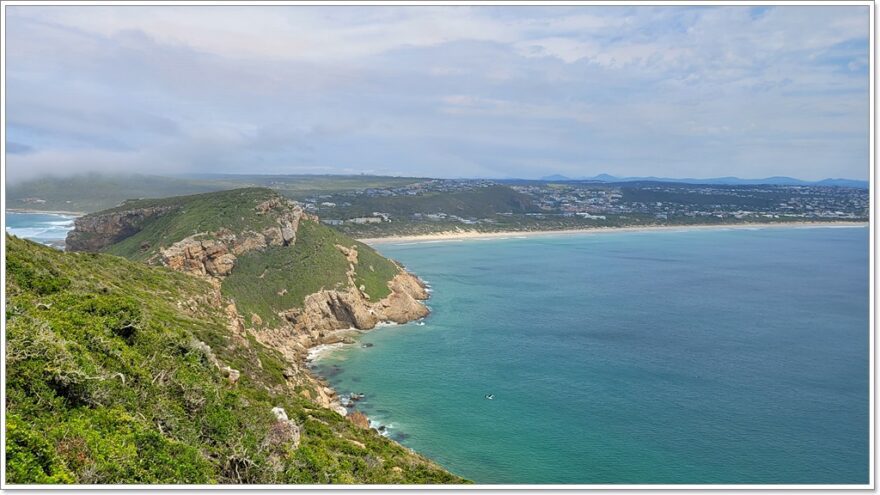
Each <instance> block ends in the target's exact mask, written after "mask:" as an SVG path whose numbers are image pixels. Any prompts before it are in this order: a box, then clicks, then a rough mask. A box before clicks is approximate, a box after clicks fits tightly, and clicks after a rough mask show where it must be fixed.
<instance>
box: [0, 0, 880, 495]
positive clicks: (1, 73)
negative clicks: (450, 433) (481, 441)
mask: <svg viewBox="0 0 880 495" xmlns="http://www.w3.org/2000/svg"><path fill="white" fill-rule="evenodd" d="M22 5H25V6H26V5H36V6H53V5H54V6H65V7H68V6H199V7H203V6H278V5H288V6H310V5H311V6H337V5H342V6H381V5H385V6H394V7H402V6H469V5H474V6H505V5H506V6H527V5H537V6H581V5H584V6H617V7H621V6H654V7H657V6H695V5H696V6H739V7H746V6H786V7H787V6H839V5H844V6H865V7H868V9H869V16H870V30H869V58H870V61H869V71H868V72H869V105H870V108H869V119H870V122H869V132H870V149H869V155H868V156H869V164H868V166H869V170H870V175H869V182H870V183H869V201H870V208H871V211H870V239H869V249H870V256H869V263H868V265H869V288H868V291H869V299H870V301H869V302H870V310H869V328H868V346H869V350H870V363H869V367H868V369H869V373H870V377H869V385H868V386H869V391H868V400H869V418H868V420H869V426H868V435H869V438H868V442H869V454H868V462H869V474H868V483H867V484H864V485H830V484H800V485H784V484H767V485H758V484H749V485H746V484H743V485H740V484H734V485H730V484H704V485H692V484H687V485H685V484H682V485H660V484H656V485H654V484H643V485H638V484H637V485H634V484H619V485H618V484H547V485H544V484H540V485H538V484H497V485H496V484H492V485H488V484H483V485H480V484H475V485H142V484H141V485H136V484H132V485H109V484H108V485H37V484H35V485H19V484H7V483H6V455H5V452H6V427H5V425H6V386H5V383H6V318H5V317H4V319H3V322H2V323H0V335H2V337H3V339H2V342H0V350H2V356H3V359H2V361H0V377H2V379H0V382H2V384H3V386H2V387H0V401H2V407H0V422H2V424H0V446H2V453H0V489H2V490H7V489H8V490H41V491H42V490H53V491H54V490H157V489H169V490H205V491H207V490H218V489H219V490H294V489H296V490H308V491H311V490H340V489H360V490H371V489H372V490H414V489H416V490H450V489H453V490H454V489H459V490H467V491H470V490H487V489H488V490H524V489H525V490H682V491H684V490H758V489H759V490H821V491H829V490H874V488H875V484H874V483H875V481H874V472H875V457H874V448H875V443H876V437H875V433H876V432H875V428H874V424H875V416H874V415H875V407H874V405H875V404H874V402H875V394H874V388H875V381H874V378H875V367H874V351H875V340H874V333H875V329H876V327H875V319H874V317H875V313H874V303H875V297H876V292H875V290H874V282H875V276H874V275H875V268H876V266H875V263H874V262H875V259H874V255H875V248H876V244H875V236H876V230H875V225H874V221H875V215H874V214H875V212H876V206H877V204H876V198H875V196H874V192H875V191H876V185H877V184H876V182H875V181H876V174H875V165H876V162H875V153H874V152H875V149H874V144H875V143H874V138H875V132H876V128H875V125H874V124H875V120H874V118H875V113H874V105H875V101H876V100H875V94H874V91H875V79H874V61H875V60H874V59H875V56H876V51H875V46H876V38H875V33H874V15H875V10H874V2H873V1H871V0H855V1H853V0H848V1H817V0H812V1H790V0H778V1H761V0H745V1H741V2H737V1H730V0H722V1H714V2H713V1H707V0H694V1H682V0H673V1H663V0H659V1H644V0H635V1H633V0H630V1H626V0H624V1H619V2H614V1H588V0H587V1H577V0H553V1H546V2H541V1H535V0H526V1H511V0H502V1H486V0H474V1H449V0H441V1H437V0H427V1H420V2H416V1H413V0H406V1H401V2H391V1H376V0H365V1H352V0H337V1H315V0H311V1H299V2H297V1H290V0H280V1H265V0H258V1H253V2H247V1H243V0H228V1H218V0H209V1H202V2H199V1H193V0H184V1H171V0H156V1H144V0H138V1H130V2H125V1H119V0H111V1H96V0H81V1H70V2H67V1H65V2H57V1H45V2H41V1H33V0H30V1H29V0H9V1H3V2H2V14H0V32H2V33H3V36H4V39H3V40H2V46H3V51H2V55H0V79H2V81H0V102H5V101H6V43H5V35H6V32H7V31H6V7H7V6H22ZM2 110H3V111H2V114H0V136H2V138H3V139H2V140H0V170H2V177H3V181H2V182H3V187H4V192H3V195H2V202H3V212H4V215H5V212H6V194H5V184H6V107H5V105H4V106H3V109H2ZM3 223H4V224H5V217H4V220H3ZM0 249H2V252H0V262H2V265H3V267H4V270H3V273H2V274H0V282H2V288H0V291H2V309H3V313H4V315H5V313H6V290H5V287H6V270H5V267H6V236H5V235H4V236H3V237H2V238H0Z"/></svg>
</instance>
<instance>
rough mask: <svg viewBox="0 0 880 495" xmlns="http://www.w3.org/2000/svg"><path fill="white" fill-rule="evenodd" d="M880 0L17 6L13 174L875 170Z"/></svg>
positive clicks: (10, 67) (804, 173) (10, 81)
mask: <svg viewBox="0 0 880 495" xmlns="http://www.w3.org/2000/svg"><path fill="white" fill-rule="evenodd" d="M868 38H869V10H868V8H867V7H865V6H848V7H847V6H838V7H818V6H801V7H792V6H788V7H770V8H767V7H761V8H756V7H749V6H741V7H700V6H694V7H659V6H658V7H644V6H642V7H635V6H632V7H625V6H620V7H602V6H579V7H577V6H576V7H525V6H517V7H500V6H499V7H465V6H455V7H427V6H422V7H366V6H361V7H341V6H335V7H334V6H328V7H303V6H298V7H296V6H291V7H284V6H273V7H219V6H214V7H206V6H203V7H181V6H177V7H156V6H154V7H134V6H127V7H111V6H101V7H86V6H71V7H47V6H7V32H6V56H7V59H6V75H7V77H6V90H7V101H6V106H7V114H6V115H7V129H6V131H7V141H6V144H7V154H6V162H7V175H8V178H9V179H11V180H18V179H23V178H28V177H34V176H38V175H41V174H46V173H55V174H61V173H73V172H79V171H84V170H102V171H138V172H153V173H187V172H224V173H373V174H392V175H418V176H434V177H524V178H533V177H540V176H543V175H550V174H557V173H559V174H564V175H568V176H590V175H595V174H599V173H605V172H607V173H611V174H615V175H628V176H632V175H658V176H671V177H713V176H726V175H737V176H740V177H766V176H771V175H790V176H795V177H799V178H804V179H819V178H825V177H849V178H856V179H865V178H867V177H868V171H869V165H868V151H869V113H868V112H869V92H868V91H869V88H868V85H869V65H868V57H869V54H868V53H869V52H868V43H869V39H868Z"/></svg>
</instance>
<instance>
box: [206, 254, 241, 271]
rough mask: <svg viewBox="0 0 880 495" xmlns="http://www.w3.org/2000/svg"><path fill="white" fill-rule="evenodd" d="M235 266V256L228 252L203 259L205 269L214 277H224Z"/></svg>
mask: <svg viewBox="0 0 880 495" xmlns="http://www.w3.org/2000/svg"><path fill="white" fill-rule="evenodd" d="M234 266H235V256H233V255H232V254H229V253H225V254H221V255H219V256H217V257H216V258H211V259H208V260H207V261H205V271H207V272H208V273H209V274H211V275H213V276H215V277H225V276H227V275H229V274H230V273H232V268H233V267H234Z"/></svg>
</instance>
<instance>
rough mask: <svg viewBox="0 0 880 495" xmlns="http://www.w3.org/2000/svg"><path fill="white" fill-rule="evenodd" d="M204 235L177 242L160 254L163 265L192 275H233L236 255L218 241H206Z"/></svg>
mask: <svg viewBox="0 0 880 495" xmlns="http://www.w3.org/2000/svg"><path fill="white" fill-rule="evenodd" d="M200 237H204V234H197V235H194V236H190V237H187V238H186V239H183V240H182V241H178V242H175V243H174V244H172V245H171V247H169V248H167V249H163V250H162V251H160V253H159V261H160V262H161V263H162V265H165V266H167V267H168V268H171V269H172V270H176V271H179V272H186V273H189V274H191V275H210V276H213V277H225V276H226V275H229V274H230V273H232V269H233V267H234V266H235V255H233V254H232V253H230V252H229V248H228V247H227V246H226V244H224V243H223V242H222V241H220V240H217V239H205V240H202V239H200Z"/></svg>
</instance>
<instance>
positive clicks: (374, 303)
mask: <svg viewBox="0 0 880 495" xmlns="http://www.w3.org/2000/svg"><path fill="white" fill-rule="evenodd" d="M215 212H221V213H220V215H219V216H220V217H221V220H222V221H218V219H217V218H215ZM303 225H308V229H307V231H306V233H305V234H304V235H302V234H301V232H300V231H301V228H302V226H303ZM67 247H68V250H70V251H107V252H110V253H114V254H122V255H124V256H126V257H130V258H133V259H140V260H143V261H146V262H147V263H150V264H154V265H161V266H165V267H167V268H170V269H171V270H174V271H178V272H183V273H186V274H189V275H192V276H195V277H198V278H202V279H206V280H208V281H210V282H211V286H212V287H213V288H214V291H215V294H214V295H213V296H212V297H214V298H215V299H218V300H221V299H222V300H224V301H225V302H224V304H226V314H227V316H228V317H229V319H230V322H231V323H230V325H231V329H232V334H233V335H234V336H236V338H237V339H238V340H239V341H240V343H241V344H242V345H246V343H247V336H248V335H250V336H252V337H253V338H255V339H256V340H257V341H258V342H260V343H261V344H263V345H266V346H267V347H270V348H272V349H275V350H277V351H278V352H279V353H280V354H281V355H282V356H284V357H285V359H286V360H287V361H288V363H289V364H290V366H291V369H292V370H294V371H293V372H292V373H291V375H292V376H293V375H296V376H298V377H299V378H297V379H302V380H304V381H305V382H309V387H308V389H309V390H311V392H308V395H309V398H311V399H312V400H314V401H316V402H318V403H319V404H321V405H324V406H327V407H331V408H333V409H335V410H337V411H340V412H341V413H343V414H344V409H343V408H340V407H339V404H338V402H337V401H336V398H335V394H334V393H333V391H332V390H330V389H328V388H327V387H326V386H325V385H324V384H323V383H320V382H319V381H318V380H317V379H315V378H314V377H312V376H311V375H310V374H309V373H308V372H307V371H306V370H305V366H304V364H305V360H306V356H307V352H308V349H309V348H311V347H313V346H316V345H320V344H329V343H337V342H343V341H347V340H348V339H350V338H351V336H352V335H353V334H355V333H357V332H359V331H364V330H369V329H372V328H374V327H375V326H376V325H377V324H378V323H380V322H395V323H405V322H408V321H413V320H416V319H419V318H423V317H425V316H427V315H428V308H427V307H426V306H425V305H424V304H423V303H422V302H421V301H423V300H425V299H427V297H428V293H427V291H426V289H425V285H424V284H423V283H422V282H421V280H419V279H418V278H417V277H416V276H414V275H413V274H411V273H409V272H407V271H406V270H404V269H403V268H402V267H400V266H399V265H397V264H396V263H393V262H391V261H389V260H386V259H384V258H381V257H380V256H379V255H378V254H377V253H375V251H373V250H372V249H371V248H369V247H368V246H366V245H363V244H360V243H358V242H356V241H354V240H352V239H348V238H346V237H344V236H342V235H341V234H339V233H336V232H335V231H332V229H329V228H328V227H324V226H321V225H320V224H319V223H318V219H317V217H314V216H313V215H309V214H307V213H305V212H304V211H303V210H302V208H300V206H299V205H298V204H297V203H295V202H292V201H289V200H287V199H284V198H282V197H280V196H278V195H277V194H276V193H274V192H272V191H268V190H243V192H241V193H238V194H236V192H235V191H230V192H224V193H210V194H206V195H198V196H193V197H184V198H180V199H179V200H178V201H174V198H170V199H165V200H158V201H154V202H146V203H144V202H132V203H127V204H123V205H122V206H120V207H117V208H115V209H113V210H110V211H106V212H98V213H95V214H91V215H87V216H85V217H82V218H80V219H78V220H77V221H76V223H75V229H74V230H73V231H72V232H71V233H70V234H69V235H68V246H67ZM367 251H369V253H367ZM366 254H369V257H368V260H369V261H362V257H363V256H364V255H366ZM291 260H295V262H291ZM242 262H244V264H243V265H242ZM287 263H291V264H290V265H289V266H288V264H287ZM377 263H378V264H380V265H381V266H379V265H377ZM304 279H308V282H309V283H308V284H304V282H303V280H304ZM367 285H370V286H371V292H373V294H369V293H368V292H367V290H366V289H367ZM304 287H305V288H304ZM309 287H313V289H309ZM297 291H298V292H297ZM255 295H256V296H258V297H254V296H255ZM227 373H228V374H230V375H231V376H235V373H237V371H236V370H231V369H230V370H228V371H227Z"/></svg>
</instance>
